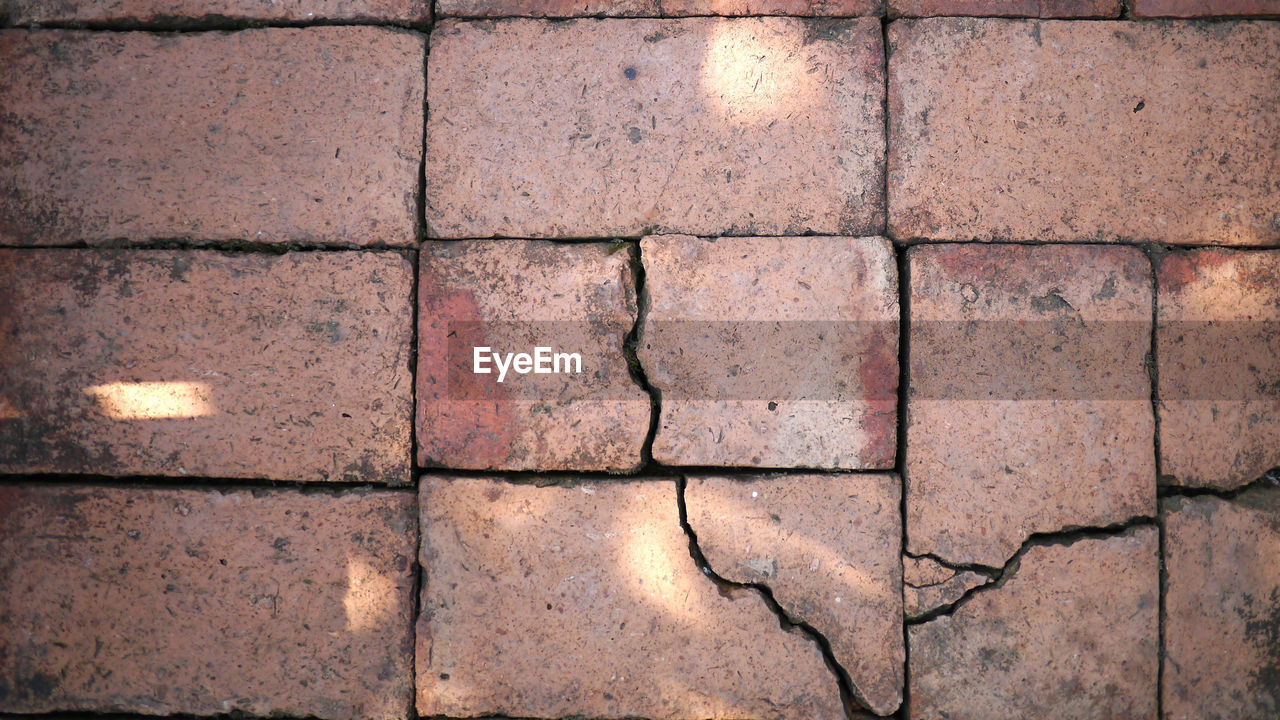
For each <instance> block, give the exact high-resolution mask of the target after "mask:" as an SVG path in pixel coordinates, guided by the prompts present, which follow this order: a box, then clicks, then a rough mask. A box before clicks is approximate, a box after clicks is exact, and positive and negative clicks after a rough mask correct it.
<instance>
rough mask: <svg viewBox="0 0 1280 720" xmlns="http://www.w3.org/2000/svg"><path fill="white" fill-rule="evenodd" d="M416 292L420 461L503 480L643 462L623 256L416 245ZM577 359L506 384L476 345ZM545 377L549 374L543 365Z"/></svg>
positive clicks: (550, 246) (646, 416) (578, 247)
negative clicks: (491, 473) (479, 358)
mask: <svg viewBox="0 0 1280 720" xmlns="http://www.w3.org/2000/svg"><path fill="white" fill-rule="evenodd" d="M419 261H420V264H421V268H420V269H421V280H420V282H419V285H418V303H419V306H420V310H421V311H420V313H419V316H418V375H417V383H418V392H417V402H418V425H417V434H418V461H419V463H420V464H422V465H428V466H438V467H455V468H467V469H501V470H611V471H617V470H629V469H633V468H636V467H638V466H639V465H640V462H641V457H640V450H641V447H642V446H643V444H644V440H645V435H646V434H647V432H648V429H649V421H650V407H649V396H648V395H647V394H646V393H645V391H644V390H643V389H642V388H640V386H639V385H637V384H636V383H635V382H634V381H633V380H632V379H631V376H630V373H629V370H628V367H627V358H626V355H625V353H624V350H623V344H624V340H625V337H626V335H627V334H628V333H629V332H630V331H631V329H632V328H633V327H634V325H635V322H636V312H637V310H636V297H635V286H634V279H633V278H632V275H631V267H630V264H629V255H628V253H627V252H625V251H624V248H622V247H619V246H612V247H611V246H609V245H606V244H604V243H575V244H572V245H569V244H555V243H550V242H545V241H526V240H507V241H496V240H477V241H462V242H432V241H429V242H427V243H425V244H424V245H423V247H422V250H421V252H420V254H419ZM537 347H546V348H549V349H550V350H549V352H563V353H575V354H578V355H579V356H580V362H578V363H577V364H572V363H571V362H570V361H566V364H565V365H562V366H561V369H564V370H567V371H569V372H558V373H557V372H553V373H547V374H536V373H535V374H519V373H517V372H515V371H514V370H512V371H509V374H508V375H507V376H506V377H505V379H503V378H502V377H501V376H500V375H499V374H498V373H497V372H496V370H497V368H496V367H493V365H494V363H488V364H487V365H486V367H485V368H484V369H487V370H490V372H489V373H487V374H479V373H476V372H475V369H476V365H475V352H476V348H490V352H498V353H504V354H506V353H526V354H529V353H533V352H534V351H535V349H536V348H537ZM548 367H549V369H555V368H550V364H548Z"/></svg>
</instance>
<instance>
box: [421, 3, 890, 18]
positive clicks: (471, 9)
mask: <svg viewBox="0 0 1280 720" xmlns="http://www.w3.org/2000/svg"><path fill="white" fill-rule="evenodd" d="M879 10H880V0H661V1H659V0H551V1H550V2H547V1H545V0H440V14H441V15H454V16H461V17H589V16H605V17H686V16H692V15H792V16H820V17H821V16H825V17H855V16H858V15H875V14H876V13H878V12H879Z"/></svg>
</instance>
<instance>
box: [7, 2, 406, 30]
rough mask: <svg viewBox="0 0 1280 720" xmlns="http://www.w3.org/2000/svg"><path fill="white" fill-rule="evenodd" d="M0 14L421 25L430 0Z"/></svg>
mask: <svg viewBox="0 0 1280 720" xmlns="http://www.w3.org/2000/svg"><path fill="white" fill-rule="evenodd" d="M0 15H6V16H7V17H8V18H9V22H10V23H13V24H16V25H26V24H28V23H55V22H56V23H63V22H88V23H113V24H120V23H126V24H129V23H136V24H140V25H155V24H172V23H176V24H178V25H182V24H189V23H191V22H202V21H210V20H214V21H217V20H258V21H267V22H314V21H324V20H347V21H350V20H374V21H378V20H381V21H392V22H413V23H422V22H427V21H429V20H430V19H431V0H308V1H307V2H305V3H304V2H280V1H279V0H214V1H212V2H210V1H209V0H0Z"/></svg>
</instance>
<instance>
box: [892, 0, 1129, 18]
mask: <svg viewBox="0 0 1280 720" xmlns="http://www.w3.org/2000/svg"><path fill="white" fill-rule="evenodd" d="M889 14H890V15H891V16H907V17H929V16H933V15H974V16H979V17H981V16H996V17H999V16H1005V17H1042V18H1090V17H1093V18H1114V17H1120V0H889Z"/></svg>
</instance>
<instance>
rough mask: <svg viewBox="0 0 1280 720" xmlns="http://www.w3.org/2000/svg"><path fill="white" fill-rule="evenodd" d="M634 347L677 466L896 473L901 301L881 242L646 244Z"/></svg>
mask: <svg viewBox="0 0 1280 720" xmlns="http://www.w3.org/2000/svg"><path fill="white" fill-rule="evenodd" d="M641 254H642V256H643V258H644V265H645V272H646V278H647V281H646V286H645V289H646V291H647V294H648V296H649V300H650V303H649V310H648V312H647V314H646V316H645V323H644V328H643V333H642V335H641V342H640V346H639V349H638V355H639V359H640V364H641V365H642V366H643V367H644V368H645V372H646V375H647V377H648V379H649V383H650V385H652V386H653V387H654V388H656V389H657V390H658V391H660V392H661V395H662V417H661V419H660V421H659V425H658V432H657V436H656V438H655V440H654V444H653V456H654V458H655V459H657V460H658V461H660V462H664V463H669V464H673V465H744V466H753V467H815V468H873V469H876V468H878V469H884V468H890V467H892V466H893V463H894V457H895V447H896V442H895V439H896V432H897V387H898V295H897V287H898V281H897V268H896V267H895V264H894V259H893V250H892V247H891V245H890V244H889V242H888V241H887V240H884V239H883V238H833V237H790V238H720V239H699V238H694V237H689V236H683V235H669V236H653V237H647V238H645V239H644V241H643V242H642V243H641Z"/></svg>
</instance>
